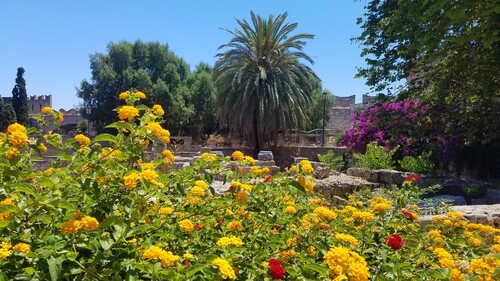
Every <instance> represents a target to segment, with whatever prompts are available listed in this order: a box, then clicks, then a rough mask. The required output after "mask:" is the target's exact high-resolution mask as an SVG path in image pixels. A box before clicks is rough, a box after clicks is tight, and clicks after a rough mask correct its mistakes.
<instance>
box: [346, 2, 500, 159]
mask: <svg viewBox="0 0 500 281" xmlns="http://www.w3.org/2000/svg"><path fill="white" fill-rule="evenodd" d="M499 7H500V6H499V5H498V1H496V0H484V1H465V0H459V1H456V0H429V1H418V0H408V1H398V0H372V1H368V3H367V5H366V9H367V10H366V13H365V15H364V17H363V18H360V19H358V23H359V24H360V25H361V27H362V30H363V32H362V34H361V35H360V36H359V37H357V38H355V39H356V40H357V41H358V42H359V43H361V45H362V46H363V51H362V54H361V55H362V56H364V57H365V59H366V63H367V67H365V68H360V69H359V73H358V76H359V77H364V78H366V79H367V84H368V85H370V86H372V89H373V90H374V91H381V90H384V89H388V88H391V87H392V86H393V85H395V84H398V82H399V84H400V85H401V84H404V83H402V82H401V81H404V79H407V85H408V86H409V88H408V89H407V90H403V91H402V92H401V93H400V94H399V97H400V98H406V97H411V98H418V99H419V100H421V101H423V102H424V104H425V105H427V106H429V107H430V108H429V111H428V112H429V116H430V118H429V119H430V120H432V122H431V123H430V124H427V125H430V126H432V127H433V129H434V131H436V132H439V133H440V138H441V139H446V140H449V141H450V142H451V140H453V142H455V144H456V146H457V147H461V148H462V149H470V148H473V147H480V146H489V147H490V149H494V150H497V151H498V148H499V147H498V143H499V141H500V122H498V120H500V68H499V67H498V66H499V65H500V55H499V54H500V36H499V35H500V34H499V33H500V20H499ZM495 146H496V148H495Z"/></svg>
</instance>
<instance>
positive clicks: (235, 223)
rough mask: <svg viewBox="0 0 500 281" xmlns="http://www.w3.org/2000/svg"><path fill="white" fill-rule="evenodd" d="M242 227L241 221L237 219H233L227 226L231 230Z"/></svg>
mask: <svg viewBox="0 0 500 281" xmlns="http://www.w3.org/2000/svg"><path fill="white" fill-rule="evenodd" d="M242 227H243V225H242V224H241V222H240V221H237V220H234V221H231V222H230V223H228V224H227V228H228V229H230V230H238V229H240V228H242Z"/></svg>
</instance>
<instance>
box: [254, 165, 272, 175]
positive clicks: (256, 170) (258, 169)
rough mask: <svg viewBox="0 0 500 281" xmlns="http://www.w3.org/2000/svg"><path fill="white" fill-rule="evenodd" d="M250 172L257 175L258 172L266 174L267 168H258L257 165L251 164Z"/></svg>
mask: <svg viewBox="0 0 500 281" xmlns="http://www.w3.org/2000/svg"><path fill="white" fill-rule="evenodd" d="M250 173H251V174H254V175H256V176H258V175H260V174H268V173H269V168H268V167H263V168H259V167H257V166H252V167H250Z"/></svg>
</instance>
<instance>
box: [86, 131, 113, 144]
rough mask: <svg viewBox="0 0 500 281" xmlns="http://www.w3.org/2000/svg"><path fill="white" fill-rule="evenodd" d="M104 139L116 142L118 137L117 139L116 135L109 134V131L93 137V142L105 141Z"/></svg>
mask: <svg viewBox="0 0 500 281" xmlns="http://www.w3.org/2000/svg"><path fill="white" fill-rule="evenodd" d="M103 141H107V142H110V143H114V144H116V142H117V139H116V136H113V135H111V134H108V133H104V134H100V135H97V136H95V137H94V138H93V139H92V143H96V142H103Z"/></svg>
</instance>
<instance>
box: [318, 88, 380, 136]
mask: <svg viewBox="0 0 500 281" xmlns="http://www.w3.org/2000/svg"><path fill="white" fill-rule="evenodd" d="M334 97H335V101H334V102H333V105H332V108H331V110H332V117H331V118H330V121H328V124H327V128H328V129H330V132H331V134H338V133H343V132H345V131H346V130H348V129H350V128H351V126H352V123H353V120H352V116H353V114H354V113H355V112H356V110H358V109H360V108H364V107H365V106H367V105H368V104H369V103H370V102H371V101H372V100H373V99H374V98H375V97H370V96H368V95H367V94H364V95H363V101H362V103H356V96H355V95H352V96H348V97H339V96H334Z"/></svg>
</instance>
